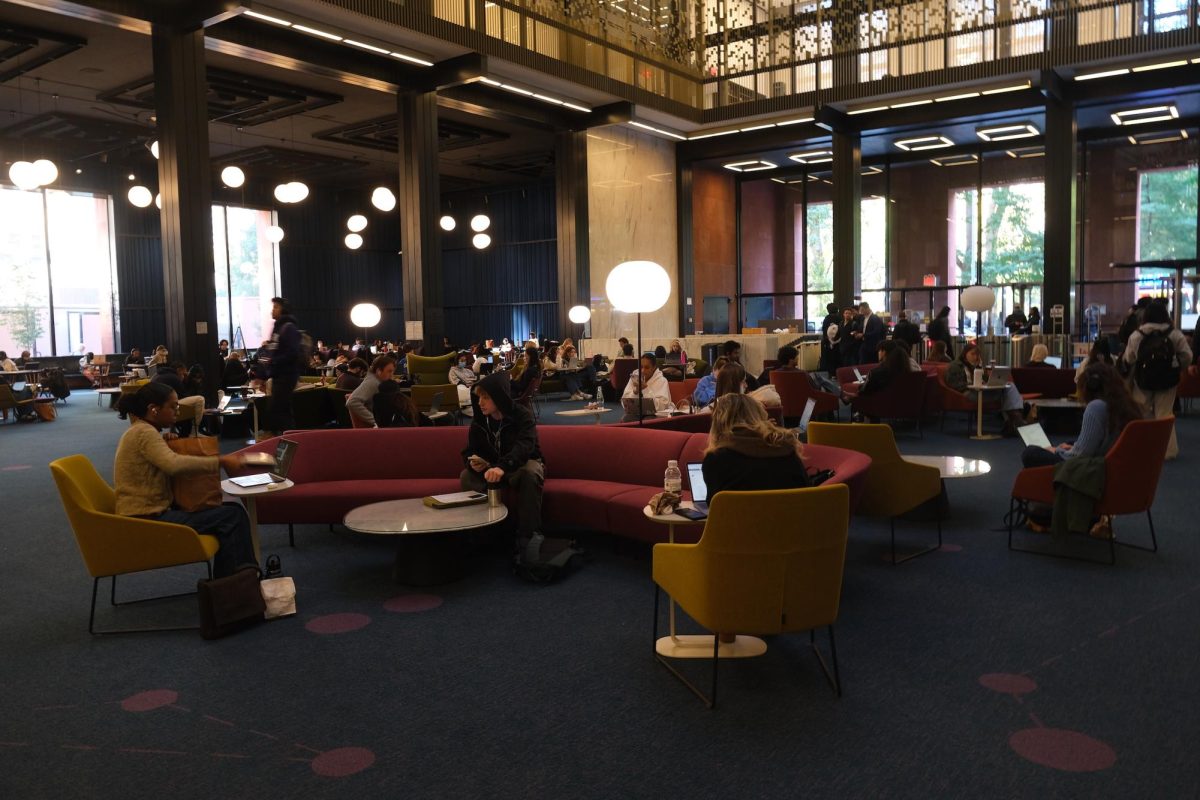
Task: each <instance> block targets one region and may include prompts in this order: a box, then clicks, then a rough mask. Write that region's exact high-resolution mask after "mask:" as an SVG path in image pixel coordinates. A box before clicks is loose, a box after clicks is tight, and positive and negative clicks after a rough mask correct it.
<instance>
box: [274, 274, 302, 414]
mask: <svg viewBox="0 0 1200 800" xmlns="http://www.w3.org/2000/svg"><path fill="white" fill-rule="evenodd" d="M271 319H273V320H275V327H274V328H273V329H272V330H271V342H270V344H269V345H268V347H267V374H268V375H269V376H270V378H271V406H270V409H271V410H270V414H269V416H270V420H271V430H272V431H274V432H275V433H283V432H284V431H287V430H291V429H292V428H294V427H295V426H296V423H295V420H294V419H293V418H292V393H293V392H295V391H296V384H297V383H299V382H300V370H301V369H303V368H304V354H303V353H302V352H301V349H302V348H301V346H300V328H299V326H297V325H296V318H295V317H293V316H292V306H291V304H290V303H289V302H288V301H287V300H286V299H284V298H282V297H272V298H271Z"/></svg>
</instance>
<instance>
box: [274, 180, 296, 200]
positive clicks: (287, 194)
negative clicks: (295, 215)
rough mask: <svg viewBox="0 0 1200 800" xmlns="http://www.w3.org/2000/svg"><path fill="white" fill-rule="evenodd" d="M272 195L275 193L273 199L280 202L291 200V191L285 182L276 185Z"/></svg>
mask: <svg viewBox="0 0 1200 800" xmlns="http://www.w3.org/2000/svg"><path fill="white" fill-rule="evenodd" d="M274 195H275V199H276V200H278V201H279V202H281V203H290V202H292V193H291V190H290V189H288V185H287V184H286V183H281V184H279V185H278V186H276V187H275V192H274Z"/></svg>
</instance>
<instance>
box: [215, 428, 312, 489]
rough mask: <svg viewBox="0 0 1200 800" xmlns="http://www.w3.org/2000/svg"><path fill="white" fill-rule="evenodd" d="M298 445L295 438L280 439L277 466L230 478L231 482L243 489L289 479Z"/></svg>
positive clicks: (276, 449)
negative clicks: (253, 473)
mask: <svg viewBox="0 0 1200 800" xmlns="http://www.w3.org/2000/svg"><path fill="white" fill-rule="evenodd" d="M298 446H299V442H296V441H295V440H294V439H280V440H279V444H277V445H275V466H274V467H273V468H272V469H271V471H270V472H262V473H259V474H258V475H243V476H241V477H239V478H230V479H229V480H230V482H231V483H235V484H237V485H238V486H241V487H242V488H243V489H248V488H250V487H251V486H266V485H268V484H271V483H283V482H284V481H286V480H287V477H288V472H289V471H290V470H291V468H292V459H293V458H295V456H296V448H297V447H298Z"/></svg>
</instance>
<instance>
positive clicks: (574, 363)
mask: <svg viewBox="0 0 1200 800" xmlns="http://www.w3.org/2000/svg"><path fill="white" fill-rule="evenodd" d="M582 368H583V364H582V363H580V361H579V359H578V358H568V359H567V362H566V363H565V364H564V365H563V369H564V370H568V369H582Z"/></svg>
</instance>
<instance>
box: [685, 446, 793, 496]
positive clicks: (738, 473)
mask: <svg viewBox="0 0 1200 800" xmlns="http://www.w3.org/2000/svg"><path fill="white" fill-rule="evenodd" d="M703 470H704V485H705V486H706V487H707V489H708V502H710V503H711V502H712V499H713V497H714V496H716V495H717V493H718V492H724V491H733V492H751V491H755V492H756V491H762V490H766V489H799V488H802V487H804V486H808V485H809V479H808V472H807V470H805V468H804V462H803V461H801V460H800V457H799V456H798V455H796V453H795V452H794V451H793V452H790V453H785V454H783V455H776V454H767V453H761V454H759V453H756V454H754V455H750V454H748V453H745V452H741V451H739V450H737V449H735V448H733V447H722V448H721V449H720V450H714V451H713V452H711V453H709V454H708V455H706V456H705V457H704V464H703Z"/></svg>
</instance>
